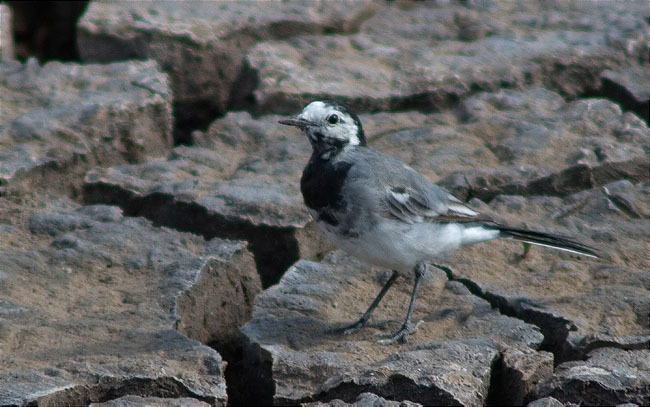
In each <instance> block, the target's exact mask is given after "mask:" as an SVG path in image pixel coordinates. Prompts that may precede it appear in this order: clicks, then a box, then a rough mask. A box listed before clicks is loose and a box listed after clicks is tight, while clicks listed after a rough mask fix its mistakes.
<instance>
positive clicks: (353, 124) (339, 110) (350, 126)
mask: <svg viewBox="0 0 650 407" xmlns="http://www.w3.org/2000/svg"><path fill="white" fill-rule="evenodd" d="M280 123H281V124H286V125H289V126H296V127H298V128H299V129H300V130H302V131H303V132H304V133H305V135H306V136H307V138H308V139H309V141H310V143H311V145H312V148H313V149H314V152H315V153H321V152H332V151H340V150H343V149H345V148H346V147H348V146H365V145H366V137H365V136H364V134H363V127H362V126H361V122H360V121H359V117H358V116H357V115H356V114H354V112H352V111H351V110H350V108H349V107H347V106H345V105H343V104H340V103H336V102H332V101H327V100H326V101H315V102H311V103H310V104H308V105H307V106H306V107H305V108H304V109H303V111H302V113H300V114H299V115H298V116H296V117H293V118H290V119H286V120H280Z"/></svg>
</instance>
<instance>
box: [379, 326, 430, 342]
mask: <svg viewBox="0 0 650 407" xmlns="http://www.w3.org/2000/svg"><path fill="white" fill-rule="evenodd" d="M421 323H422V321H420V322H418V323H417V324H415V326H412V325H411V324H410V323H406V324H404V325H402V327H401V328H400V329H399V331H397V332H395V333H394V334H392V335H390V336H389V337H388V338H386V339H381V340H379V341H377V343H379V344H380V345H390V344H392V343H395V342H398V341H399V342H402V343H406V342H407V341H408V336H409V335H411V334H414V333H416V332H417V330H418V327H419V326H420V324H421Z"/></svg>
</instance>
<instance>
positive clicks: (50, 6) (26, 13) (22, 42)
mask: <svg viewBox="0 0 650 407" xmlns="http://www.w3.org/2000/svg"><path fill="white" fill-rule="evenodd" d="M6 3H7V5H8V6H9V7H10V8H11V12H12V20H13V21H12V32H13V37H14V43H15V53H16V58H17V59H18V60H19V61H21V62H24V61H25V60H27V59H28V58H30V57H36V58H37V59H38V60H39V62H40V63H41V64H43V63H45V62H48V61H51V60H58V61H75V62H79V50H78V48H77V22H78V20H79V18H80V17H81V16H82V15H83V13H84V12H85V11H86V8H87V7H88V1H7V2H6Z"/></svg>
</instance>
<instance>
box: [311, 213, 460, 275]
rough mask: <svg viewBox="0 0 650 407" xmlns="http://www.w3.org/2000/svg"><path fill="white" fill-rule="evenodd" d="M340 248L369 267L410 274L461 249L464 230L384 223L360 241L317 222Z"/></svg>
mask: <svg viewBox="0 0 650 407" xmlns="http://www.w3.org/2000/svg"><path fill="white" fill-rule="evenodd" d="M318 225H319V226H320V228H321V230H322V231H323V233H324V234H325V236H326V237H327V238H328V239H329V240H330V241H331V242H332V243H334V244H335V245H336V246H337V247H338V248H340V249H342V250H344V251H346V252H347V253H349V254H351V255H353V256H355V257H357V258H359V259H361V260H363V261H366V262H368V263H370V264H373V265H376V266H380V267H386V268H389V269H391V270H397V271H400V272H402V273H409V272H411V271H412V270H413V268H414V267H415V265H416V263H418V262H421V261H432V260H434V259H436V258H437V257H439V256H440V255H442V254H444V253H447V252H450V251H452V250H454V249H456V248H458V247H459V246H460V245H461V242H462V233H463V232H462V229H461V228H460V227H459V226H458V225H455V224H435V223H417V224H405V223H403V222H399V221H393V220H390V219H385V220H382V221H381V222H379V223H378V224H377V225H376V226H375V227H374V228H372V229H370V230H368V231H367V232H365V233H363V234H360V235H359V236H358V237H343V236H341V235H340V234H339V233H337V230H336V227H333V226H331V225H328V224H326V223H323V222H318Z"/></svg>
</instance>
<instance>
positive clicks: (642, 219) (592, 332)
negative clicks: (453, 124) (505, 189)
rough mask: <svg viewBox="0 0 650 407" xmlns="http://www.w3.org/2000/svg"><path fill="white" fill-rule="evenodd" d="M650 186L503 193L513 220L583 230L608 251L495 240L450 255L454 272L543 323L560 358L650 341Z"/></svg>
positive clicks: (496, 205) (580, 233)
mask: <svg viewBox="0 0 650 407" xmlns="http://www.w3.org/2000/svg"><path fill="white" fill-rule="evenodd" d="M649 188H650V184H649V183H648V182H645V183H639V184H636V185H634V184H632V183H630V182H629V181H617V182H615V183H612V184H609V185H606V186H604V187H602V188H596V189H592V190H588V191H583V192H581V193H577V194H574V195H571V196H569V197H567V198H565V199H564V200H560V199H559V198H552V197H531V198H528V199H525V198H523V197H508V196H503V197H498V198H497V199H496V200H495V201H494V202H493V209H494V211H495V212H497V213H499V214H500V215H501V218H502V219H504V220H505V221H506V222H507V223H510V224H524V225H527V226H529V227H531V228H532V227H533V226H536V227H537V228H542V229H543V230H554V231H556V232H557V233H563V234H565V235H573V236H577V237H579V239H580V240H582V241H583V242H585V243H591V244H592V245H594V246H596V247H597V248H598V249H600V250H601V255H602V256H603V259H601V260H597V261H596V260H593V259H584V258H580V257H576V256H574V255H571V254H567V253H562V252H560V253H557V252H555V251H550V250H543V249H535V250H534V252H532V253H529V255H528V256H527V257H526V258H521V256H520V255H518V254H516V253H515V252H513V250H512V249H510V250H508V249H506V248H505V247H504V245H507V244H508V243H506V242H495V243H491V244H490V245H477V246H476V247H475V248H473V249H472V250H471V252H465V251H458V252H457V253H456V255H454V256H452V258H451V260H450V262H449V263H450V264H453V272H451V274H453V276H454V278H456V279H460V280H463V281H466V282H467V283H468V284H469V285H470V287H473V288H472V290H473V292H475V293H477V294H478V295H480V296H482V297H483V298H486V299H488V300H489V301H490V302H491V303H492V304H494V305H495V306H498V307H499V308H500V309H501V310H502V311H503V312H505V313H506V314H508V315H513V316H517V317H518V318H521V319H523V320H525V321H528V322H530V323H534V324H535V325H537V326H539V327H540V328H541V330H542V332H543V333H544V335H545V341H544V344H543V347H542V348H543V349H545V350H548V351H551V352H553V353H554V355H555V362H556V363H559V362H562V361H565V360H575V359H582V358H584V357H585V356H586V354H587V353H589V351H591V350H592V349H594V348H597V347H602V346H606V345H609V346H614V347H619V348H622V349H644V348H647V347H648V346H649V345H650V331H649V330H648V326H650V325H649V324H650V321H649V320H648V315H649V313H648V310H650V297H648V287H649V286H650V272H648V270H650V263H649V262H648V256H647V252H648V241H650V234H649V232H648V231H649V230H650V216H649V215H650V208H649V207H648V202H647V199H645V197H646V196H647V194H648V191H649ZM476 204H477V208H479V210H480V209H481V208H483V207H484V205H480V204H479V203H478V202H476ZM486 209H487V208H486ZM524 218H525V220H524ZM499 247H501V248H502V249H501V250H499Z"/></svg>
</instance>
